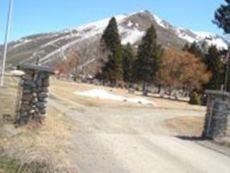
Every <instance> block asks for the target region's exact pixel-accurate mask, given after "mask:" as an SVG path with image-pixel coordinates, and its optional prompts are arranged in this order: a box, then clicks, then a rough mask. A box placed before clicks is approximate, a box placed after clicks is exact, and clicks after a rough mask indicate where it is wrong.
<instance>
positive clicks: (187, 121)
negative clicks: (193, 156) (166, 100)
mask: <svg viewBox="0 0 230 173" xmlns="http://www.w3.org/2000/svg"><path fill="white" fill-rule="evenodd" d="M165 125H166V127H168V128H170V129H172V130H175V131H176V132H177V133H178V134H179V135H188V136H200V135H201V134H202V130H203V125H204V118H203V117H193V116H183V117H177V118H173V119H168V120H166V121H165Z"/></svg>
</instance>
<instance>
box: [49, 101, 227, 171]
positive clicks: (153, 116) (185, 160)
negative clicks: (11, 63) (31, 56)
mask: <svg viewBox="0 0 230 173" xmlns="http://www.w3.org/2000/svg"><path fill="white" fill-rule="evenodd" d="M50 104H51V105H52V106H55V107H56V108H58V109H59V110H60V111H63V112H65V114H66V115H67V116H68V117H69V118H71V119H72V120H73V121H74V122H76V126H78V129H79V130H78V131H77V132H76V133H75V134H74V135H73V140H72V141H71V142H73V143H74V145H73V146H74V148H73V150H74V152H73V153H72V156H71V157H73V159H74V162H75V164H76V165H75V166H76V168H77V169H78V172H79V173H168V172H169V173H185V172H186V173H205V172H207V173H218V172H221V173H229V172H230V157H229V156H228V155H226V154H223V153H220V152H217V151H214V150H212V149H209V148H207V147H204V146H202V145H200V144H199V143H198V142H196V141H192V140H183V139H180V138H178V137H176V136H178V135H180V134H178V133H177V132H175V131H172V130H170V129H168V128H167V127H165V125H164V122H165V120H168V119H171V118H175V117H180V116H201V117H202V116H203V115H204V111H199V110H189V109H188V110H184V109H170V108H169V109H164V108H154V107H139V106H138V107H136V108H135V107H128V106H127V107H125V106H123V107H110V106H108V105H102V106H86V105H79V104H77V103H74V102H73V101H66V100H65V101H64V100H61V99H51V102H50Z"/></svg>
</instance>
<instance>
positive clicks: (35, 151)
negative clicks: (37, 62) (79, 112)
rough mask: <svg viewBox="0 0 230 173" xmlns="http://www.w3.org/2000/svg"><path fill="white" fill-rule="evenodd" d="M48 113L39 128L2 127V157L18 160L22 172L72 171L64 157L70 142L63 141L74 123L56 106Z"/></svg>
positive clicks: (0, 129)
mask: <svg viewBox="0 0 230 173" xmlns="http://www.w3.org/2000/svg"><path fill="white" fill-rule="evenodd" d="M48 112H49V114H48V117H47V119H46V121H45V123H44V125H42V126H41V127H40V128H34V127H33V126H32V125H28V126H27V127H22V128H15V127H14V126H13V125H4V126H2V127H1V128H0V131H1V137H0V147H1V150H2V151H3V152H2V156H4V157H5V158H9V159H14V160H17V161H19V163H18V165H19V166H20V167H21V169H22V171H23V170H28V171H27V172H34V173H39V172H41V173H43V172H47V173H48V172H49V173H55V172H63V173H68V172H71V173H72V172H73V168H72V163H71V160H70V157H68V155H69V154H70V153H71V145H69V144H68V143H67V142H66V141H68V140H69V138H71V134H72V131H73V130H75V129H73V127H74V126H73V125H72V124H71V122H70V121H69V120H67V119H66V118H65V117H64V116H63V114H61V113H60V112H58V111H57V110H56V109H54V108H52V107H50V108H49V111H48ZM41 168H42V169H41Z"/></svg>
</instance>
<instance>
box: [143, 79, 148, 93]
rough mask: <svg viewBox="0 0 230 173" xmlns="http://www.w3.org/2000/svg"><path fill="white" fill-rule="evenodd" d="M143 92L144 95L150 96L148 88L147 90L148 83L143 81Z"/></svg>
mask: <svg viewBox="0 0 230 173" xmlns="http://www.w3.org/2000/svg"><path fill="white" fill-rule="evenodd" d="M142 93H143V95H144V96H148V90H147V84H146V82H143V85H142Z"/></svg>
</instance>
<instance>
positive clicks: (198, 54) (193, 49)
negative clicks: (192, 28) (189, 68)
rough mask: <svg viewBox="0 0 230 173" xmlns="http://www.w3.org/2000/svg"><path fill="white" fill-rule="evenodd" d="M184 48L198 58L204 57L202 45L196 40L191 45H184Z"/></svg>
mask: <svg viewBox="0 0 230 173" xmlns="http://www.w3.org/2000/svg"><path fill="white" fill-rule="evenodd" d="M183 50H184V51H187V52H189V53H191V54H193V55H195V56H196V57H198V58H202V57H203V52H202V49H201V48H200V46H199V45H198V44H197V43H196V42H193V43H192V44H191V45H190V46H189V45H188V44H186V45H185V46H184V48H183Z"/></svg>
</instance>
